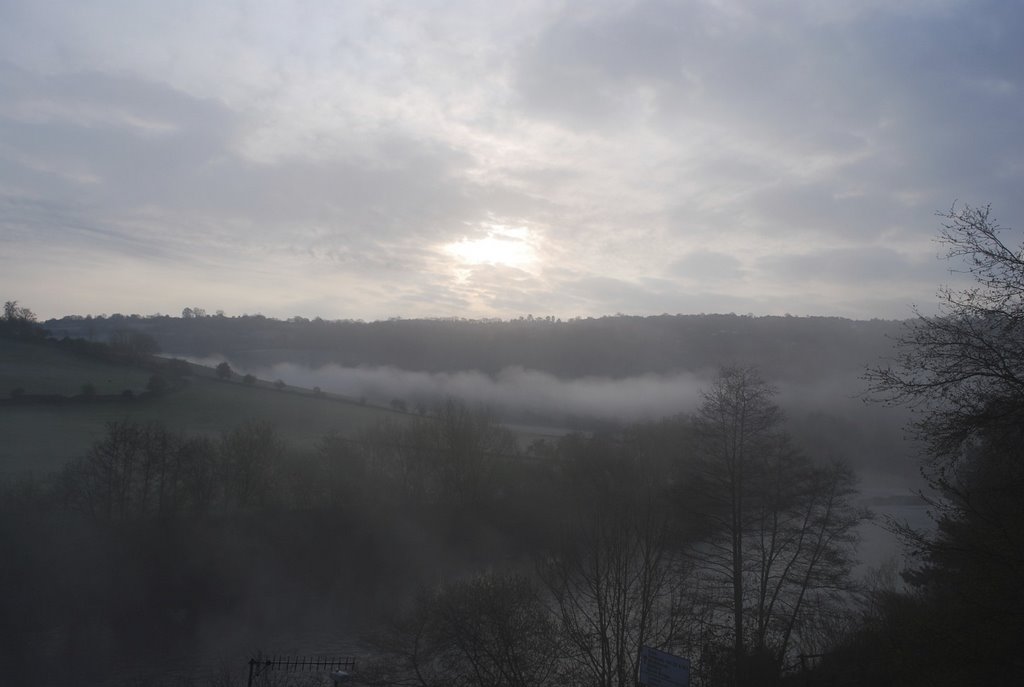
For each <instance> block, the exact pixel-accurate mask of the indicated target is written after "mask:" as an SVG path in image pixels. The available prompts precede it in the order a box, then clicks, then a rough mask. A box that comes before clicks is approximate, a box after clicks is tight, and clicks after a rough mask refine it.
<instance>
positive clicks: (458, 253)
mask: <svg viewBox="0 0 1024 687" xmlns="http://www.w3.org/2000/svg"><path fill="white" fill-rule="evenodd" d="M486 227H487V235H486V236H484V237H482V238H478V239H469V238H466V237H463V238H461V239H459V240H458V241H455V242H453V243H449V244H447V245H445V246H444V250H445V252H446V253H448V254H449V255H451V256H452V257H454V258H456V259H457V260H458V261H459V262H460V263H462V264H463V265H499V266H503V267H515V268H516V269H521V270H526V271H529V269H530V268H531V267H532V266H533V265H534V264H536V262H537V251H536V248H535V247H534V240H533V236H532V234H531V232H530V230H529V229H527V228H526V227H507V226H504V225H501V224H490V225H486Z"/></svg>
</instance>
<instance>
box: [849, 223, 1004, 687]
mask: <svg viewBox="0 0 1024 687" xmlns="http://www.w3.org/2000/svg"><path fill="white" fill-rule="evenodd" d="M942 217H943V218H944V220H945V223H944V225H943V229H942V232H941V238H940V240H941V241H942V242H943V243H944V244H945V245H946V247H947V258H948V259H951V260H963V262H964V264H965V265H966V269H967V271H968V272H969V273H970V274H971V275H973V277H974V279H975V284H974V285H973V286H972V287H969V288H965V289H962V290H955V289H952V288H949V287H943V288H941V289H940V291H939V296H940V299H941V308H940V310H939V312H938V313H937V314H936V315H933V316H926V315H920V314H919V315H918V316H917V318H916V319H915V320H914V321H912V322H911V323H909V324H908V325H907V327H906V329H905V330H904V331H903V333H902V334H901V335H900V336H898V337H897V339H896V355H895V360H894V361H893V362H892V363H891V364H890V365H888V366H884V367H876V368H874V369H871V370H869V372H868V373H867V375H866V378H867V380H868V382H869V384H870V388H871V392H872V393H873V395H874V398H875V399H878V400H881V401H884V402H886V403H890V404H905V405H909V406H910V407H912V408H914V409H915V410H916V411H917V416H916V417H917V420H916V421H915V422H914V423H913V424H912V426H911V429H912V430H913V431H914V432H915V434H916V436H917V438H919V439H920V440H921V441H922V442H923V445H924V446H925V448H926V456H925V460H924V467H923V470H922V472H923V474H924V476H925V477H926V478H927V480H928V483H929V486H930V487H931V490H930V491H929V492H925V493H923V494H922V495H923V496H924V497H925V498H926V500H927V501H928V502H929V503H930V505H931V511H930V512H931V513H932V515H933V517H934V518H935V520H936V525H937V527H936V529H935V530H934V532H930V531H918V530H914V529H912V528H910V527H907V526H905V525H902V526H901V525H899V524H898V523H897V524H895V525H896V529H897V531H899V532H900V533H901V534H902V535H904V537H905V538H906V540H907V542H908V543H909V544H910V545H911V547H912V549H913V550H915V551H916V552H917V553H918V554H920V556H921V559H920V564H919V567H918V568H917V569H915V570H912V571H910V572H908V573H907V574H905V578H906V579H907V580H908V581H909V582H911V583H912V584H913V585H914V587H915V590H916V593H917V594H918V597H917V602H916V605H914V606H913V609H915V613H916V617H917V618H918V619H920V620H921V622H920V626H921V627H922V628H923V629H922V633H924V632H926V633H927V636H928V637H929V640H930V641H929V642H928V643H927V647H923V650H922V651H921V652H920V653H919V664H920V665H919V666H918V668H919V670H920V671H921V672H926V673H927V674H928V675H930V676H932V677H931V680H930V683H931V684H963V683H965V682H974V683H985V684H1007V685H1009V684H1019V683H1020V681H1021V679H1022V678H1024V661H1022V660H1021V659H1020V658H1019V656H1020V652H1019V650H1018V647H1017V646H1016V644H1017V642H1016V641H1015V640H1014V639H1012V638H1016V637H1019V636H1021V635H1022V634H1024V592H1022V587H1021V584H1020V580H1021V579H1022V576H1024V534H1022V532H1024V502H1022V501H1021V498H1020V494H1021V493H1024V449H1022V446H1024V429H1022V428H1024V242H1021V243H1020V244H1019V245H1017V246H1011V245H1008V243H1007V242H1006V241H1005V240H1004V235H1005V234H1004V232H1005V230H1004V229H1003V228H1002V227H1000V226H999V225H998V224H997V223H996V222H995V220H994V219H992V217H991V215H990V211H989V208H988V207H984V208H971V207H969V206H964V207H962V208H960V209H956V208H955V207H954V208H953V209H952V210H950V212H948V213H945V214H944V215H942ZM926 664H927V665H926Z"/></svg>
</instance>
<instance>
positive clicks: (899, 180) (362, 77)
mask: <svg viewBox="0 0 1024 687" xmlns="http://www.w3.org/2000/svg"><path fill="white" fill-rule="evenodd" d="M1021 27H1024V3H1014V2H1006V1H1005V0H976V1H975V2H971V3H967V2H963V1H962V0H957V1H956V2H952V1H949V2H934V1H931V2H914V3H892V2H878V1H875V2H863V1H861V2H831V3H823V2H813V1H809V0H801V1H796V2H787V3H765V2H761V1H759V0H730V1H729V2H719V1H713V0H695V1H693V2H686V3H674V2H664V1H663V0H630V1H629V2H622V1H619V2H593V0H565V1H564V2H558V3H551V2H541V1H540V0H526V1H521V2H514V3H479V2H476V3H474V2H465V0H445V2H442V3H394V2H388V1H387V0H346V2H337V1H336V0H305V1H304V2H302V3H254V2H251V1H250V0H218V2H215V3H210V2H183V3H138V2H124V0H116V1H115V0H93V2H81V0H50V1H49V2H45V3H41V2H38V1H37V0H4V1H3V2H0V291H2V292H3V293H4V299H5V300H7V299H11V300H18V301H20V302H21V303H22V304H23V305H25V306H27V307H30V308H32V309H33V310H34V311H35V312H36V313H37V314H39V315H40V316H41V317H44V318H46V317H54V316H61V315H64V314H69V313H76V314H86V313H92V314H99V313H103V312H108V313H109V312H122V313H136V312H138V313H140V314H150V313H154V312H181V310H182V308H183V307H185V306H188V307H193V308H194V307H203V308H205V309H206V310H207V311H210V312H213V311H215V310H224V311H225V312H227V313H228V314H239V313H244V312H250V313H251V312H261V313H263V314H265V315H268V316H274V317H291V316H293V315H297V314H299V315H303V316H306V317H314V316H321V317H325V318H328V319H332V318H339V317H343V318H352V317H355V318H363V319H367V320H374V319H379V318H381V317H390V316H394V315H401V316H403V317H449V316H459V317H506V318H508V317H512V318H514V317H516V316H519V315H524V314H526V313H533V314H545V315H547V314H550V315H558V316H560V317H571V316H600V315H604V314H610V313H615V312H626V313H631V314H637V315H644V314H659V313H663V312H671V313H675V312H730V311H731V312H753V313H756V314H782V313H793V314H818V315H842V316H847V317H879V316H881V317H906V316H907V315H908V314H909V307H910V304H911V303H916V304H918V306H922V307H926V308H927V304H928V303H934V302H935V299H934V294H935V289H936V287H937V286H938V285H939V284H940V283H946V282H948V281H949V280H950V278H951V276H950V274H949V272H948V269H947V268H948V266H947V265H946V264H945V263H943V262H941V261H937V260H935V256H936V253H937V250H936V246H935V244H934V237H935V236H936V233H937V230H938V228H939V227H938V225H939V222H938V221H937V220H936V217H935V214H934V213H935V212H936V211H941V210H947V209H948V208H949V207H950V205H951V203H953V201H954V200H959V201H960V203H961V204H969V205H986V204H989V203H991V206H992V210H993V214H994V216H995V217H996V218H997V219H998V220H999V222H1000V223H1001V224H1002V225H1003V226H1006V227H1008V228H1010V229H1013V230H1019V229H1020V228H1021V223H1022V222H1024V195H1022V194H1021V193H1020V188H1021V185H1022V182H1024V167H1022V165H1021V160H1024V127H1022V125H1021V120H1020V116H1019V113H1020V112H1021V111H1022V110H1024V76H1022V70H1021V69H1020V65H1021V64H1024V43H1022V42H1021V41H1020V34H1021V32H1022V28H1021ZM837 46H838V47H837ZM951 46H952V47H951ZM1018 237H1019V234H1013V235H1012V237H1009V238H1008V241H1009V242H1010V243H1012V244H1013V245H1016V244H1017V240H1018ZM111 265H118V266H119V269H116V270H115V269H111V268H110V266H111ZM54 274H60V275H68V274H75V275H77V277H76V279H74V280H71V279H65V278H62V279H53V278H51V277H50V275H54ZM126 274H131V275H138V277H137V278H135V279H134V280H132V281H128V280H127V279H126V277H125V275H126ZM268 275H273V278H268ZM193 294H199V296H197V295H193ZM197 297H199V298H201V299H205V300H196V299H197Z"/></svg>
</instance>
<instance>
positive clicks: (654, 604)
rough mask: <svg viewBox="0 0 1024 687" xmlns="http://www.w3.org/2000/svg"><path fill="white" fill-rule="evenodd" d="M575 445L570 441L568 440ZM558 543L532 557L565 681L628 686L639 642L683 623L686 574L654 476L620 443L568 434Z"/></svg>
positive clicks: (671, 633) (663, 642)
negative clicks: (561, 650) (558, 638)
mask: <svg viewBox="0 0 1024 687" xmlns="http://www.w3.org/2000/svg"><path fill="white" fill-rule="evenodd" d="M573 444H575V445H573ZM562 450H563V454H565V455H567V457H568V460H569V466H568V468H567V470H568V473H569V474H568V475H567V476H566V477H567V480H568V481H569V486H568V493H566V494H564V495H563V498H564V499H565V500H566V501H567V502H568V503H567V504H566V505H567V506H568V508H567V513H566V514H565V515H563V516H562V518H563V519H564V523H563V525H564V531H563V532H562V539H561V542H560V544H559V545H558V546H557V547H556V548H555V549H554V550H552V551H550V552H549V553H548V554H547V555H546V556H545V557H543V558H542V560H541V561H540V562H539V565H538V571H539V575H540V577H541V580H542V581H543V584H544V586H545V588H546V589H547V591H548V593H549V595H550V597H551V599H552V606H553V607H554V613H555V615H556V618H557V619H558V622H559V627H560V630H561V633H562V636H563V638H564V645H565V668H566V669H565V674H564V675H563V679H564V680H565V684H580V685H601V686H602V687H613V686H614V687H632V685H634V684H635V680H636V671H637V658H638V655H639V651H640V648H641V647H642V646H645V645H647V646H659V647H663V646H667V645H669V644H670V643H672V642H673V641H676V640H677V639H678V637H679V633H680V631H681V629H682V627H683V625H684V624H685V623H686V622H687V621H688V619H689V618H688V613H689V608H688V607H685V606H684V599H685V598H686V596H685V595H684V588H685V585H686V584H687V582H689V579H688V577H687V570H686V567H685V566H684V563H683V560H682V559H681V557H680V556H679V551H680V547H679V542H678V541H677V540H676V539H675V537H674V532H673V529H672V526H671V520H670V517H669V514H668V511H667V509H666V504H665V502H664V499H663V498H660V497H661V496H662V494H661V493H660V491H661V487H660V484H659V482H658V480H657V477H656V476H655V475H651V474H648V473H647V472H646V470H645V469H644V466H642V465H640V464H639V463H638V462H637V460H636V456H634V455H633V454H632V453H631V452H630V451H629V450H628V449H626V448H625V447H623V446H622V445H621V444H620V443H619V442H616V441H613V440H607V439H590V440H587V439H569V440H568V441H567V442H565V445H563V447H562Z"/></svg>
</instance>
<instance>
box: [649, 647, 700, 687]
mask: <svg viewBox="0 0 1024 687" xmlns="http://www.w3.org/2000/svg"><path fill="white" fill-rule="evenodd" d="M640 684H641V685H643V687H690V659H688V658H682V657H680V656H673V655H672V654H667V653H665V652H664V651H658V650H657V649H652V648H650V647H648V646H645V647H642V648H641V649H640Z"/></svg>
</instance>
